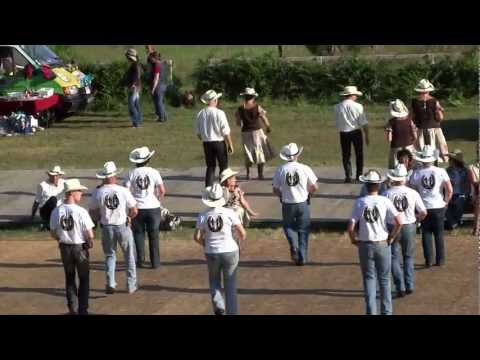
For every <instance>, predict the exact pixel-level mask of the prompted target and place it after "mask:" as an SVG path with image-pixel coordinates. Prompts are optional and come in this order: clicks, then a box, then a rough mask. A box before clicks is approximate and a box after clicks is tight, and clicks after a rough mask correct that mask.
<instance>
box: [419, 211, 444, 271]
mask: <svg viewBox="0 0 480 360" xmlns="http://www.w3.org/2000/svg"><path fill="white" fill-rule="evenodd" d="M444 218H445V208H440V209H428V210H427V217H426V218H425V219H424V220H423V222H422V245H423V256H424V258H425V263H427V264H430V265H432V264H433V238H435V250H436V254H435V255H436V256H435V259H436V263H437V264H438V265H443V264H444V263H445V244H444V241H443V227H444Z"/></svg>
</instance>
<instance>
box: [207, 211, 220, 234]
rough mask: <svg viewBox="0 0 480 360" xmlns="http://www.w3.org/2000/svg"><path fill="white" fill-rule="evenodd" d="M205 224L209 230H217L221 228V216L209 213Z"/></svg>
mask: <svg viewBox="0 0 480 360" xmlns="http://www.w3.org/2000/svg"><path fill="white" fill-rule="evenodd" d="M207 225H208V228H209V229H210V231H211V232H219V231H220V230H222V228H223V219H222V217H221V216H217V217H215V216H212V215H210V216H209V217H208V219H207Z"/></svg>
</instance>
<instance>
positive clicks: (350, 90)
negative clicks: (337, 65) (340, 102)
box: [340, 86, 362, 96]
mask: <svg viewBox="0 0 480 360" xmlns="http://www.w3.org/2000/svg"><path fill="white" fill-rule="evenodd" d="M340 95H342V96H349V95H358V96H362V92H360V91H358V90H357V87H356V86H345V88H344V89H343V91H342V92H341V93H340Z"/></svg>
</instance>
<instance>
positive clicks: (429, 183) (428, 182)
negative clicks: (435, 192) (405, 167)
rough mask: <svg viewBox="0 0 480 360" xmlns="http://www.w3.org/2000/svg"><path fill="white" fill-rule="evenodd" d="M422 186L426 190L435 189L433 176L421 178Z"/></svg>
mask: <svg viewBox="0 0 480 360" xmlns="http://www.w3.org/2000/svg"><path fill="white" fill-rule="evenodd" d="M422 186H423V187H424V188H425V189H427V190H432V189H433V188H434V187H435V176H433V174H431V175H430V176H429V177H427V176H425V175H424V176H422Z"/></svg>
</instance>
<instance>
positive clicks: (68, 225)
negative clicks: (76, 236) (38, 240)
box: [60, 214, 74, 231]
mask: <svg viewBox="0 0 480 360" xmlns="http://www.w3.org/2000/svg"><path fill="white" fill-rule="evenodd" d="M73 225H74V221H73V216H72V214H65V215H62V216H61V217H60V226H61V227H62V229H63V230H65V231H71V230H73Z"/></svg>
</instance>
